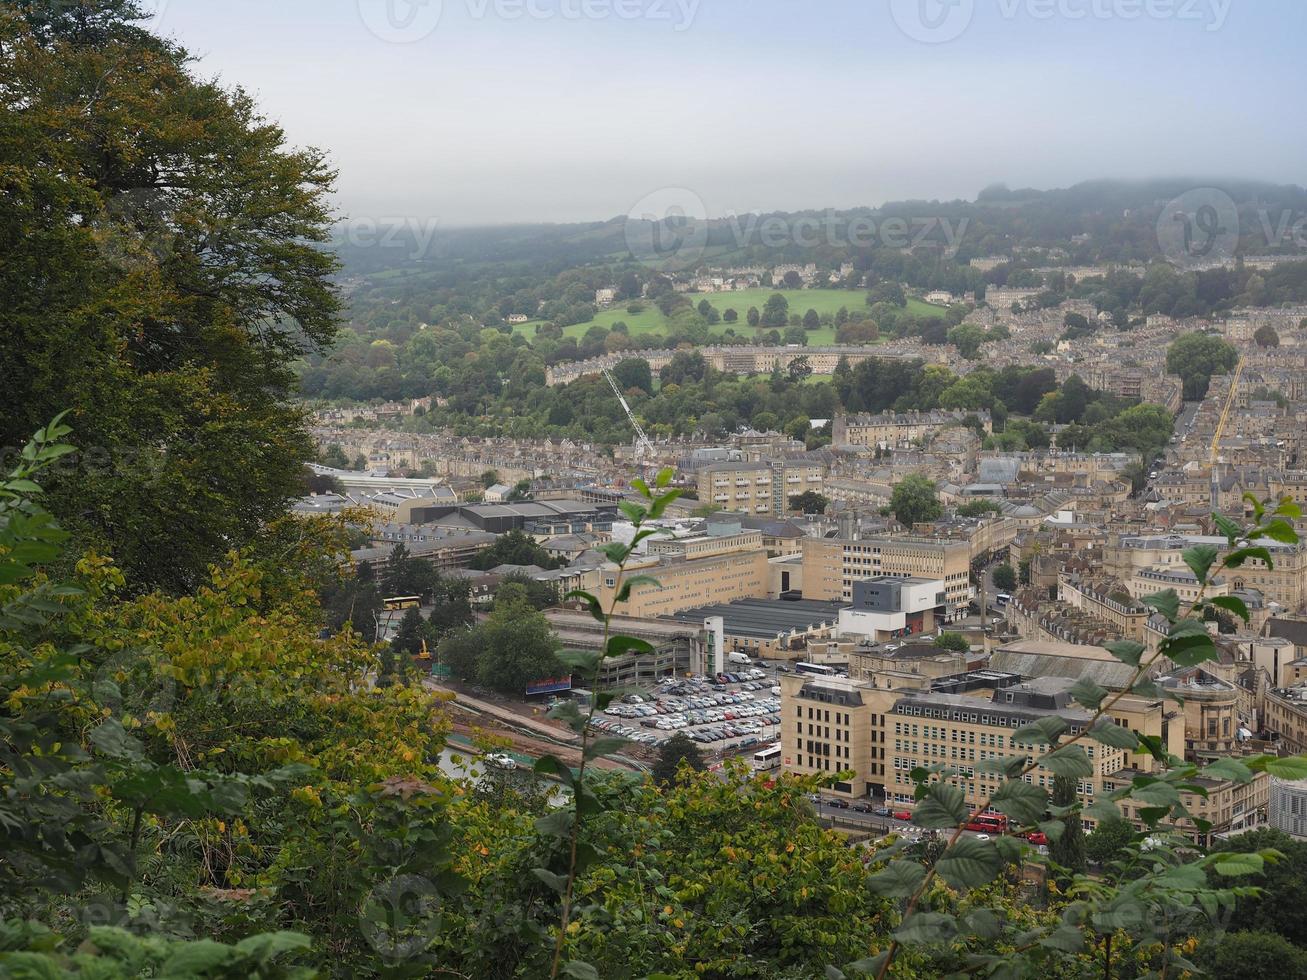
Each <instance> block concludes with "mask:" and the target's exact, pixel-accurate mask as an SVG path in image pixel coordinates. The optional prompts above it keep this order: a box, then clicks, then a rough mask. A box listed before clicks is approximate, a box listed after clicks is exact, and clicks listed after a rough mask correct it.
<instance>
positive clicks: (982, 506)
mask: <svg viewBox="0 0 1307 980" xmlns="http://www.w3.org/2000/svg"><path fill="white" fill-rule="evenodd" d="M1002 512H1003V508H1002V507H1000V506H999V504H998V501H996V500H983V499H981V500H968V501H967V502H966V503H965V504H959V505H958V507H957V509H956V510H955V511H954V513H956V514H957V515H958V517H984V516H985V515H986V514H1000V513H1002Z"/></svg>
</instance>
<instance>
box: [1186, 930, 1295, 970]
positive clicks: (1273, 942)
mask: <svg viewBox="0 0 1307 980" xmlns="http://www.w3.org/2000/svg"><path fill="white" fill-rule="evenodd" d="M1194 962H1195V963H1196V964H1197V965H1198V966H1200V967H1202V969H1203V970H1204V972H1205V974H1206V975H1207V976H1210V977H1220V978H1221V980H1268V978H1270V977H1275V978H1277V980H1279V978H1281V977H1283V978H1284V980H1291V978H1292V980H1307V950H1304V949H1302V948H1300V947H1298V946H1295V945H1293V944H1292V943H1290V942H1289V941H1288V940H1287V939H1285V938H1284V937H1283V936H1280V935H1276V934H1275V933H1273V932H1261V931H1258V932H1227V933H1224V934H1220V935H1211V936H1205V937H1203V939H1202V940H1201V941H1200V942H1199V944H1198V950H1197V952H1196V953H1195V954H1194Z"/></svg>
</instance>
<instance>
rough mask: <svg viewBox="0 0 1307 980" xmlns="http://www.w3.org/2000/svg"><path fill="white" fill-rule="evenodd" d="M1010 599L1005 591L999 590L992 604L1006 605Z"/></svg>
mask: <svg viewBox="0 0 1307 980" xmlns="http://www.w3.org/2000/svg"><path fill="white" fill-rule="evenodd" d="M1011 601H1012V597H1011V596H1010V595H1008V594H1007V593H1006V592H1000V593H999V594H998V595H996V596H995V597H994V604H995V605H997V606H1006V605H1007V604H1008V603H1009V602H1011Z"/></svg>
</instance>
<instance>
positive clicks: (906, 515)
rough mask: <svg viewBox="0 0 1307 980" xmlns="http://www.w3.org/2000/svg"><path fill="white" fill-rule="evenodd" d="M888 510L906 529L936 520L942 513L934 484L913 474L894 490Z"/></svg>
mask: <svg viewBox="0 0 1307 980" xmlns="http://www.w3.org/2000/svg"><path fill="white" fill-rule="evenodd" d="M889 509H890V513H892V514H893V515H894V517H895V518H896V519H897V520H898V521H899V523H900V524H904V525H907V526H908V527H912V526H913V525H914V524H925V523H929V522H930V521H935V520H938V519H939V515H940V514H941V513H942V511H943V508H941V507H940V503H939V497H938V496H937V495H936V493H935V484H934V482H933V481H932V480H930V479H928V478H926V477H924V476H921V475H920V474H915V473H914V474H913V475H912V476H909V477H907V478H905V479H904V480H903V481H902V482H901V483H899V484H898V485H897V486H896V487H895V488H894V493H893V494H892V495H891V497H890V504H889Z"/></svg>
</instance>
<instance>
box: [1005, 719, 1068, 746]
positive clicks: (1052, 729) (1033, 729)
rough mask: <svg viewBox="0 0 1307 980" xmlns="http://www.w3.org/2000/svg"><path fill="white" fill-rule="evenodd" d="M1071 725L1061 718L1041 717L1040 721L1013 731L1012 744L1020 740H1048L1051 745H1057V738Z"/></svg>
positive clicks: (1024, 741) (1025, 741) (1027, 741)
mask: <svg viewBox="0 0 1307 980" xmlns="http://www.w3.org/2000/svg"><path fill="white" fill-rule="evenodd" d="M1070 727H1071V726H1070V725H1068V724H1067V723H1066V722H1065V721H1063V720H1062V719H1061V718H1057V717H1049V718H1040V719H1039V720H1038V721H1034V722H1031V723H1030V724H1029V725H1022V726H1021V727H1020V728H1018V729H1017V730H1016V731H1015V732H1013V733H1012V744H1013V745H1016V744H1017V743H1018V742H1022V743H1026V744H1033V743H1037V742H1047V743H1048V744H1049V745H1056V744H1057V740H1058V739H1059V738H1061V737H1062V735H1063V734H1065V733H1066V731H1067V730H1068V729H1069V728H1070Z"/></svg>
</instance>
